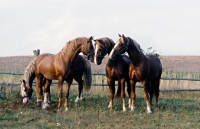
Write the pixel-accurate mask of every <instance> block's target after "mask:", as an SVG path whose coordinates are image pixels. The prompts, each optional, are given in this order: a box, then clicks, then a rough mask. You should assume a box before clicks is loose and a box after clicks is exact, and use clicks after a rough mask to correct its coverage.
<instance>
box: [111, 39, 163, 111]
mask: <svg viewBox="0 0 200 129" xmlns="http://www.w3.org/2000/svg"><path fill="white" fill-rule="evenodd" d="M124 52H128V55H129V57H130V60H131V64H130V65H129V78H130V98H131V99H130V104H131V105H130V108H131V111H134V109H135V101H136V100H135V99H136V94H135V84H136V82H141V83H142V85H143V87H144V99H145V101H146V104H147V113H148V114H151V113H152V111H151V108H152V98H153V95H155V98H156V107H158V97H159V85H160V78H161V74H162V64H161V61H160V59H159V58H158V57H157V56H154V55H144V53H143V52H142V51H141V49H140V45H139V44H138V43H137V42H136V41H135V40H133V39H131V38H130V37H125V36H124V35H122V36H121V35H119V40H118V41H117V43H116V44H115V46H114V47H113V49H112V51H111V53H110V54H109V58H110V59H114V58H116V56H117V55H118V54H122V53H124ZM149 95H150V102H149Z"/></svg>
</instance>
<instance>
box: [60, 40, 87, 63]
mask: <svg viewBox="0 0 200 129" xmlns="http://www.w3.org/2000/svg"><path fill="white" fill-rule="evenodd" d="M79 40H80V39H78V38H77V39H74V40H72V41H69V42H68V43H67V44H66V45H65V47H64V48H63V50H62V51H61V52H60V55H61V56H62V57H63V59H64V60H65V61H66V62H74V60H75V59H76V57H77V56H78V54H79V53H80V52H81V47H82V45H83V44H84V43H86V39H82V40H81V41H79Z"/></svg>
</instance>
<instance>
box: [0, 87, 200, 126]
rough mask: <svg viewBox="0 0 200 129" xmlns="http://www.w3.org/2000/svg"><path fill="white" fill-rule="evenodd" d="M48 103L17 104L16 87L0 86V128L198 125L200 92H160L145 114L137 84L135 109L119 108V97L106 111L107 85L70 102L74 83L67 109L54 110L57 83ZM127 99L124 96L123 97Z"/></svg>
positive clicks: (17, 89)
mask: <svg viewBox="0 0 200 129" xmlns="http://www.w3.org/2000/svg"><path fill="white" fill-rule="evenodd" d="M51 93H52V104H51V106H50V108H49V109H48V110H42V109H41V108H40V107H37V106H36V103H35V94H34V95H33V102H32V103H30V104H27V105H23V104H20V98H19V87H16V86H15V87H9V88H8V87H7V88H6V89H5V88H3V87H1V91H0V128H1V129H3V128H9V129H10V128H15V129H23V128H29V129H37V128H38V129H40V128H45V129H51V128H63V129H74V128H79V129H85V128H91V129H93V128H101V129H102V128H103V129H105V128H127V129H129V128H138V129H140V128H141V129H155V128H159V129H160V128H166V129H168V128H170V129H171V128H175V129H176V128H177V129H180V128H185V129H187V128H199V127H200V101H199V100H200V93H199V92H161V93H160V99H159V103H160V110H159V111H156V110H154V111H153V114H152V115H147V114H146V104H145V101H144V98H143V89H141V88H137V89H136V93H137V99H136V101H137V102H136V110H135V112H130V111H129V110H128V111H127V112H122V106H121V100H120V99H115V100H114V105H115V108H114V110H113V111H110V110H109V109H108V108H107V106H108V103H109V89H108V88H107V87H92V89H91V91H90V92H89V93H86V94H85V97H86V100H85V101H82V102H80V103H78V104H75V103H74V100H75V98H76V94H77V87H76V86H72V87H71V89H70V97H69V100H70V102H69V111H68V112H64V111H63V112H62V113H57V112H56V111H57V101H58V98H57V87H56V86H52V87H51ZM126 102H128V99H127V100H126Z"/></svg>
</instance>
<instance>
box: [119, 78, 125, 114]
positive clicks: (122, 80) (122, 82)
mask: <svg viewBox="0 0 200 129" xmlns="http://www.w3.org/2000/svg"><path fill="white" fill-rule="evenodd" d="M119 83H120V84H121V98H122V108H123V112H125V111H126V103H125V79H121V80H119Z"/></svg>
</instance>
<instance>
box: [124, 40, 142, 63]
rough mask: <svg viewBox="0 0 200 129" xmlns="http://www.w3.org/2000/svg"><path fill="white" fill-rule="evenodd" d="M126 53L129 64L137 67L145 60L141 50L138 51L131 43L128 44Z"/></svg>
mask: <svg viewBox="0 0 200 129" xmlns="http://www.w3.org/2000/svg"><path fill="white" fill-rule="evenodd" d="M127 52H128V55H129V57H130V60H131V62H132V63H133V64H134V65H137V64H139V63H141V62H142V61H144V60H146V57H145V55H144V54H143V53H142V52H141V50H138V48H137V47H136V46H135V44H134V43H133V42H130V44H129V46H128V50H127Z"/></svg>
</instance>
